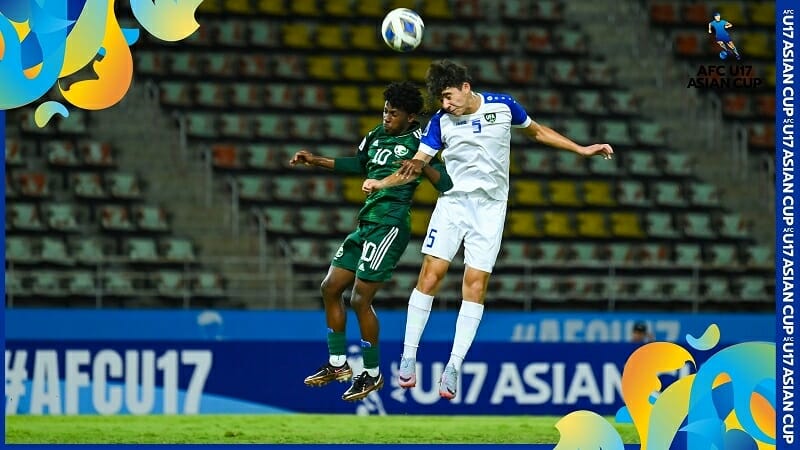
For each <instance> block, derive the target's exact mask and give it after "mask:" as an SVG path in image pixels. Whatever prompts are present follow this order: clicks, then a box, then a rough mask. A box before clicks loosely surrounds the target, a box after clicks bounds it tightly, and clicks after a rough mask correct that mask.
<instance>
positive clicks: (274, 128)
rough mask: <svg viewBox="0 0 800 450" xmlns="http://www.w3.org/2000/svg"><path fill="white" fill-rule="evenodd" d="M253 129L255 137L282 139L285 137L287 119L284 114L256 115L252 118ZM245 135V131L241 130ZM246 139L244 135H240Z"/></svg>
mask: <svg viewBox="0 0 800 450" xmlns="http://www.w3.org/2000/svg"><path fill="white" fill-rule="evenodd" d="M253 128H254V132H255V136H256V137H260V138H270V139H283V138H285V137H286V136H287V119H286V116H285V114H277V113H269V114H256V115H255V116H254V117H253ZM242 132H243V133H246V131H245V130H242ZM240 136H241V137H246V134H243V135H240Z"/></svg>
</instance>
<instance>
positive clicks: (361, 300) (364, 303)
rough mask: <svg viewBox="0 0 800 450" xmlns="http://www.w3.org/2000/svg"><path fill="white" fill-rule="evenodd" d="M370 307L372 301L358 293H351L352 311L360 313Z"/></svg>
mask: <svg viewBox="0 0 800 450" xmlns="http://www.w3.org/2000/svg"><path fill="white" fill-rule="evenodd" d="M371 305H372V300H371V299H370V298H367V296H365V295H362V294H361V293H359V292H353V295H352V296H350V306H351V307H352V308H353V310H354V311H361V310H362V309H367V308H369V307H370V306H371Z"/></svg>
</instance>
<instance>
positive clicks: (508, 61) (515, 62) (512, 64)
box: [501, 58, 553, 112]
mask: <svg viewBox="0 0 800 450" xmlns="http://www.w3.org/2000/svg"><path fill="white" fill-rule="evenodd" d="M501 66H502V68H503V71H504V72H505V76H506V77H507V78H508V80H509V81H510V82H511V83H512V84H516V85H522V86H525V85H528V84H530V83H531V82H534V81H536V79H537V78H539V77H538V75H537V73H538V71H539V69H538V67H537V65H536V63H535V62H534V61H530V60H519V59H517V58H504V59H501ZM551 97H552V96H551ZM551 101H553V100H552V99H551ZM537 111H539V110H538V109H537ZM541 112H545V111H544V110H541Z"/></svg>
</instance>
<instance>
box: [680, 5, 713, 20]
mask: <svg viewBox="0 0 800 450" xmlns="http://www.w3.org/2000/svg"><path fill="white" fill-rule="evenodd" d="M710 14H711V11H709V8H708V6H707V4H706V3H705V2H702V3H701V2H693V3H687V4H681V17H682V19H683V21H684V23H686V24H691V25H706V24H707V23H708V22H709V21H710V17H711V16H710Z"/></svg>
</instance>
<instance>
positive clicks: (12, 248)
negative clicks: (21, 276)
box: [6, 236, 40, 264]
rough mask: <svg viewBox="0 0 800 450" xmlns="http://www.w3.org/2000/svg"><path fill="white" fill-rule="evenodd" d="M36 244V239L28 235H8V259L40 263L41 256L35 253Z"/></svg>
mask: <svg viewBox="0 0 800 450" xmlns="http://www.w3.org/2000/svg"><path fill="white" fill-rule="evenodd" d="M35 246H36V245H35V243H34V240H33V239H32V238H29V237H27V236H7V237H6V261H8V262H11V263H19V264H29V263H38V262H39V261H40V256H39V254H37V253H35Z"/></svg>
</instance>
